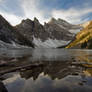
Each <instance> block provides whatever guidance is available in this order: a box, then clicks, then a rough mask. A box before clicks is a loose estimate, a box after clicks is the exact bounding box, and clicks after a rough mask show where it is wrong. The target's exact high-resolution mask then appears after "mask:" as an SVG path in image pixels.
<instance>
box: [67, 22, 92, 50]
mask: <svg viewBox="0 0 92 92" xmlns="http://www.w3.org/2000/svg"><path fill="white" fill-rule="evenodd" d="M87 24H88V25H85V26H84V29H83V30H81V31H80V32H79V33H78V34H77V35H76V39H75V40H74V41H73V42H72V43H70V44H69V45H68V46H67V47H66V48H87V49H92V21H90V22H88V23H87Z"/></svg>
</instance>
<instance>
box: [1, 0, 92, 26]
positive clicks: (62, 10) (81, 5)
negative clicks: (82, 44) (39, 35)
mask: <svg viewBox="0 0 92 92" xmlns="http://www.w3.org/2000/svg"><path fill="white" fill-rule="evenodd" d="M0 14H1V15H3V16H4V17H5V18H6V19H7V20H8V21H9V22H10V23H11V24H12V25H16V24H18V23H20V22H21V20H22V19H26V18H30V19H32V20H33V19H34V17H37V18H38V19H39V21H40V22H41V23H42V24H43V23H44V22H45V21H46V22H47V21H49V20H50V18H52V17H55V18H56V19H58V18H61V19H65V20H67V21H69V22H70V23H74V24H78V23H82V22H85V21H88V20H92V0H0Z"/></svg>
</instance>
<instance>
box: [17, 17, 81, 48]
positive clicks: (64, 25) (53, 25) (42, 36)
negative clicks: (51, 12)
mask: <svg viewBox="0 0 92 92" xmlns="http://www.w3.org/2000/svg"><path fill="white" fill-rule="evenodd" d="M80 28H81V27H80V26H76V25H72V24H69V23H68V22H66V21H64V20H61V19H58V20H56V19H54V18H52V19H51V20H50V22H48V23H45V24H44V25H41V24H40V22H39V21H38V19H36V18H34V21H32V20H30V19H26V20H23V21H22V22H21V24H19V25H17V26H16V29H17V30H18V31H19V32H20V33H21V34H22V35H23V36H24V37H26V38H28V39H29V40H30V41H31V42H32V43H33V44H34V45H35V47H39V48H44V47H45V48H57V47H60V46H61V47H62V46H65V45H67V44H68V43H69V42H70V41H71V40H72V39H73V38H74V36H75V33H77V31H76V30H79V31H80Z"/></svg>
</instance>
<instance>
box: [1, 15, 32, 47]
mask: <svg viewBox="0 0 92 92" xmlns="http://www.w3.org/2000/svg"><path fill="white" fill-rule="evenodd" d="M0 41H1V42H2V41H3V42H4V43H6V44H7V43H8V44H11V45H13V46H15V47H16V45H17V44H19V45H25V46H31V47H33V44H32V43H31V42H30V41H29V40H28V39H27V38H25V37H24V36H22V35H21V34H20V33H19V32H18V31H16V29H15V28H14V27H12V26H11V25H10V24H9V23H8V22H7V21H6V20H5V19H4V18H3V17H2V16H1V15H0ZM1 42H0V44H1Z"/></svg>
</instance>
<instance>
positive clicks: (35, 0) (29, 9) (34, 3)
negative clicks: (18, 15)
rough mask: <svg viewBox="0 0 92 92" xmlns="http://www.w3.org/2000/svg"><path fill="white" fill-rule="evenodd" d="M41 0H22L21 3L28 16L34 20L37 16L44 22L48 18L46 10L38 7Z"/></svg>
mask: <svg viewBox="0 0 92 92" xmlns="http://www.w3.org/2000/svg"><path fill="white" fill-rule="evenodd" d="M39 2H40V0H21V3H22V4H21V5H22V8H23V11H24V14H25V15H24V16H25V17H26V18H30V19H32V20H33V19H34V17H36V18H38V19H39V21H40V22H41V23H42V24H43V23H44V22H45V21H48V19H46V18H44V11H42V10H40V9H38V6H39Z"/></svg>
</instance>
